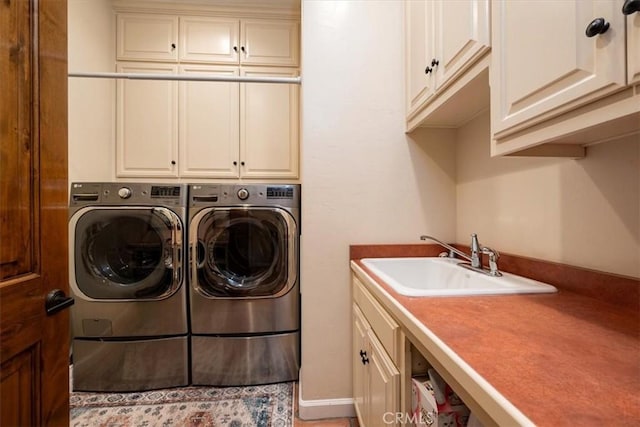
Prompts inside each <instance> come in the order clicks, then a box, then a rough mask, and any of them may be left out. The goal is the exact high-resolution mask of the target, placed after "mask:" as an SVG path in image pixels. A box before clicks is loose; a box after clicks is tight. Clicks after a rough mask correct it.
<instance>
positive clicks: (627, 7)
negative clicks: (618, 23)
mask: <svg viewBox="0 0 640 427" xmlns="http://www.w3.org/2000/svg"><path fill="white" fill-rule="evenodd" d="M636 12H640V0H626V1H625V2H624V4H623V5H622V14H623V15H631V14H632V13H636Z"/></svg>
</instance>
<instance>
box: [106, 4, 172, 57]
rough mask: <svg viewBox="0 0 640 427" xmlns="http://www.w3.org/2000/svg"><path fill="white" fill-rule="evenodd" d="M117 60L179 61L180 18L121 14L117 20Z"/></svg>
mask: <svg viewBox="0 0 640 427" xmlns="http://www.w3.org/2000/svg"><path fill="white" fill-rule="evenodd" d="M116 29H117V30H116V32H117V35H116V39H117V53H116V58H117V59H118V60H134V61H171V62H175V61H177V60H178V49H177V45H176V43H178V18H177V17H176V16H168V15H148V14H133V13H121V14H118V17H117V23H116Z"/></svg>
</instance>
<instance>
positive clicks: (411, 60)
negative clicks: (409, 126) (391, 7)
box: [405, 0, 435, 115]
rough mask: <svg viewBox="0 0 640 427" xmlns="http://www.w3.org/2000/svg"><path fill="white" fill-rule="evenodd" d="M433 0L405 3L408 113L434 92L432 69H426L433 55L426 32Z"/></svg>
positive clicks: (431, 19) (432, 41) (432, 44)
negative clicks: (429, 70) (428, 71)
mask: <svg viewBox="0 0 640 427" xmlns="http://www.w3.org/2000/svg"><path fill="white" fill-rule="evenodd" d="M432 12H433V2H430V1H427V2H425V1H423V0H420V1H418V0H409V1H406V2H405V23H406V27H407V28H406V29H405V33H406V40H405V43H406V46H405V51H406V52H405V53H406V66H407V69H406V74H407V76H406V81H407V89H406V91H407V113H408V115H410V114H411V113H412V112H413V111H415V110H416V108H417V107H419V106H421V105H422V104H423V103H424V101H425V100H426V99H427V98H429V97H430V96H431V95H432V94H433V91H434V85H435V78H434V77H433V76H434V73H433V71H432V72H430V73H427V72H426V69H427V67H430V66H431V65H430V64H431V63H430V61H431V59H432V58H433V57H434V56H435V51H434V47H435V44H434V39H433V37H430V36H428V35H427V31H428V30H431V29H432V27H433V13H432Z"/></svg>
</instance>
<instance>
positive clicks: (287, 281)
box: [195, 208, 297, 297]
mask: <svg viewBox="0 0 640 427" xmlns="http://www.w3.org/2000/svg"><path fill="white" fill-rule="evenodd" d="M294 228H295V223H294V222H293V220H292V218H290V215H289V214H288V213H287V212H286V211H283V210H281V209H260V208H250V209H244V208H237V209H233V208H230V209H212V210H210V211H209V212H207V213H206V214H205V215H204V216H203V217H202V218H201V220H200V221H199V223H198V225H197V242H198V243H197V248H196V251H197V256H196V260H195V264H196V273H197V278H196V280H197V282H196V288H197V290H198V291H199V292H200V293H201V294H203V295H205V296H209V297H265V296H276V295H280V294H283V293H286V292H287V291H288V290H289V289H290V288H291V287H292V286H293V284H294V283H295V281H296V279H297V268H296V267H295V262H296V261H295V250H296V248H295V247H293V245H294V243H293V242H294V238H293V236H295V230H294Z"/></svg>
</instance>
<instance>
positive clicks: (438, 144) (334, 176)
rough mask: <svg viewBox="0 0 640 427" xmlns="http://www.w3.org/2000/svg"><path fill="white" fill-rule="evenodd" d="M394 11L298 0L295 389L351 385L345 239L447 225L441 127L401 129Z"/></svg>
mask: <svg viewBox="0 0 640 427" xmlns="http://www.w3.org/2000/svg"><path fill="white" fill-rule="evenodd" d="M402 14H403V5H402V2H396V1H378V2H376V1H362V2H355V1H349V2H346V1H336V2H332V1H304V2H303V11H302V46H303V49H302V52H303V61H302V65H303V86H302V106H303V114H302V124H303V127H302V129H303V130H302V146H303V153H302V170H303V174H302V184H303V186H302V206H303V210H302V248H301V256H302V265H301V269H302V274H301V288H302V341H303V342H302V371H301V388H302V400H303V401H311V400H322V399H339V398H351V396H352V393H351V366H350V365H351V317H350V316H351V311H350V310H351V304H350V298H351V292H350V288H349V277H350V276H349V263H348V257H349V245H350V244H352V243H385V242H389V243H398V242H410V243H418V242H419V240H418V238H419V235H420V234H422V233H431V234H434V235H436V236H441V237H442V238H443V239H452V238H453V237H454V235H455V228H454V220H455V182H454V179H455V144H453V141H452V140H449V141H447V139H451V136H452V135H453V134H452V132H450V131H422V132H421V133H420V134H418V135H414V136H412V137H411V138H409V137H407V136H405V134H404V85H403V77H402V76H403V72H404V71H403V65H402V64H403V56H402V46H403V30H402V19H403V18H402ZM412 138H415V139H419V140H421V141H422V142H420V143H415V142H413V141H412V140H411V139H412ZM301 403H302V406H304V402H301ZM302 412H303V411H301V413H302Z"/></svg>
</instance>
